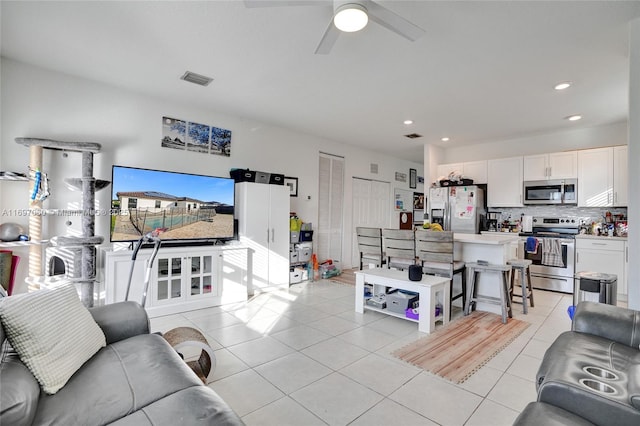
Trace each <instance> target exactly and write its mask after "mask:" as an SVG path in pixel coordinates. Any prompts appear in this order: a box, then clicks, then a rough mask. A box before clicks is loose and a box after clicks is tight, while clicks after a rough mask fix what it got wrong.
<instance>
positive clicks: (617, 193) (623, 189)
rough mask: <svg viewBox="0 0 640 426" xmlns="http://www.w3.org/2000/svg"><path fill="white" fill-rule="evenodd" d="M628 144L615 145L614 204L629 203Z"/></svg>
mask: <svg viewBox="0 0 640 426" xmlns="http://www.w3.org/2000/svg"><path fill="white" fill-rule="evenodd" d="M627 169H628V159H627V145H622V146H614V147H613V205H614V206H617V207H621V206H626V205H627V195H628V190H629V189H628V188H629V187H628V181H629V175H628V173H627Z"/></svg>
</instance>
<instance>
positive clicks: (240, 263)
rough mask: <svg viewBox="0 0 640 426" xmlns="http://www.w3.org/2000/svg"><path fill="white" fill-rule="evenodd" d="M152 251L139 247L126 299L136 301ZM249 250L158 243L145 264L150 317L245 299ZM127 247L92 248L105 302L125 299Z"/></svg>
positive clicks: (248, 283)
mask: <svg viewBox="0 0 640 426" xmlns="http://www.w3.org/2000/svg"><path fill="white" fill-rule="evenodd" d="M151 253H152V250H151V249H149V248H144V246H143V248H141V249H140V251H139V252H138V255H137V261H136V264H135V267H134V271H133V277H132V280H131V288H130V292H129V300H133V301H137V302H140V301H141V300H142V290H143V289H142V287H143V283H144V275H145V271H146V270H147V262H148V261H149V259H150V257H151ZM249 265H251V251H250V250H249V249H248V248H247V247H246V246H244V245H240V244H237V245H236V244H234V245H224V246H214V245H207V246H203V245H200V246H193V245H184V244H180V245H179V246H175V247H167V246H166V245H165V243H162V246H161V247H160V250H159V251H158V254H157V256H156V258H155V260H154V261H153V264H152V265H151V277H150V279H149V289H148V293H147V300H146V306H145V309H146V310H147V313H148V314H149V316H150V317H156V316H161V315H169V314H174V313H179V312H185V311H190V310H194V309H202V308H207V307H211V306H217V305H222V304H227V303H235V302H242V301H245V300H247V297H248V295H249V294H252V292H253V280H252V274H251V268H250V267H249ZM130 269H131V250H114V249H113V248H108V247H107V248H104V247H99V248H98V273H99V277H100V280H101V281H102V282H104V291H105V303H106V304H110V303H116V302H121V301H123V300H124V299H125V293H126V290H127V282H128V278H129V271H130Z"/></svg>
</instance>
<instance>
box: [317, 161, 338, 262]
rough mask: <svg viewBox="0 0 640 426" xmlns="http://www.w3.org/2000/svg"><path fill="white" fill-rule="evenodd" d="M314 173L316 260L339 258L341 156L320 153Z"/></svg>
mask: <svg viewBox="0 0 640 426" xmlns="http://www.w3.org/2000/svg"><path fill="white" fill-rule="evenodd" d="M318 173H319V176H318V182H319V185H320V187H319V191H318V250H317V253H318V260H319V261H324V260H326V259H334V260H342V208H343V200H344V158H342V157H338V156H335V155H330V154H324V153H320V159H319V172H318Z"/></svg>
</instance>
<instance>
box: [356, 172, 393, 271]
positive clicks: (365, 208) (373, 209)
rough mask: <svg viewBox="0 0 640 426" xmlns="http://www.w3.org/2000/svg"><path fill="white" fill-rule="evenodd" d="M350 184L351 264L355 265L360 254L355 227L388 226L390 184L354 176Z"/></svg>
mask: <svg viewBox="0 0 640 426" xmlns="http://www.w3.org/2000/svg"><path fill="white" fill-rule="evenodd" d="M351 186H352V193H353V200H352V205H353V220H352V226H353V230H352V236H351V241H352V250H351V265H352V266H357V265H358V261H359V256H360V254H359V252H358V239H357V236H356V228H357V227H358V226H367V227H372V228H387V227H389V210H390V206H391V202H390V198H389V188H390V184H389V182H380V181H377V180H370V179H361V178H356V177H354V178H353V179H352V185H351Z"/></svg>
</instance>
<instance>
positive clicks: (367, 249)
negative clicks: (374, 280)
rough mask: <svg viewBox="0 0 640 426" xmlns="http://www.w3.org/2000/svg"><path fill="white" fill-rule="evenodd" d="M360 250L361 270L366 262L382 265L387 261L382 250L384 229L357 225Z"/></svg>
mask: <svg viewBox="0 0 640 426" xmlns="http://www.w3.org/2000/svg"><path fill="white" fill-rule="evenodd" d="M356 235H357V238H358V251H359V252H360V270H361V271H362V265H363V263H364V262H367V263H373V264H374V265H376V266H380V267H382V265H384V264H385V263H386V261H385V258H384V254H383V252H382V229H381V228H367V227H363V226H358V227H356Z"/></svg>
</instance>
